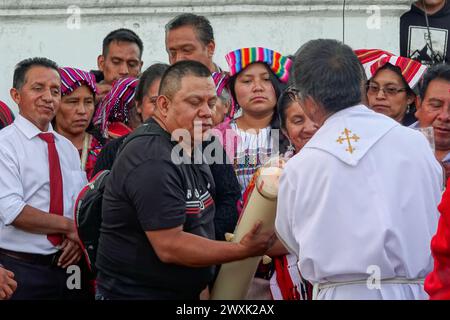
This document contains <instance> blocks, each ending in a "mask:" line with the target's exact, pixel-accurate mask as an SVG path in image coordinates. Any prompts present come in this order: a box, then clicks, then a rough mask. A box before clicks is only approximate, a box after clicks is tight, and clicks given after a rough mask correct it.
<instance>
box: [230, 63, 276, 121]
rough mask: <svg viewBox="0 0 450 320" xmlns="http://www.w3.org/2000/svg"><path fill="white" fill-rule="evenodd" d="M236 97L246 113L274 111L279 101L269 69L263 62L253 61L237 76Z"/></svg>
mask: <svg viewBox="0 0 450 320" xmlns="http://www.w3.org/2000/svg"><path fill="white" fill-rule="evenodd" d="M234 91H235V93H236V99H237V102H238V104H239V106H240V107H241V108H242V110H243V112H244V113H248V114H252V115H264V114H266V113H270V112H273V110H274V108H275V105H276V103H277V97H276V95H275V89H274V87H273V85H272V82H271V81H270V76H269V70H268V69H267V67H266V66H265V64H263V63H253V64H251V65H249V66H248V67H247V68H245V69H244V70H243V71H241V73H239V75H238V76H237V78H236V83H235V85H234Z"/></svg>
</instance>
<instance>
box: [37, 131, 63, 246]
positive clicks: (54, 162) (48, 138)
mask: <svg viewBox="0 0 450 320" xmlns="http://www.w3.org/2000/svg"><path fill="white" fill-rule="evenodd" d="M39 138H41V139H42V140H44V141H45V142H47V147H48V169H49V172H50V213H51V214H57V215H60V216H62V215H63V213H64V203H63V201H64V200H63V199H64V198H63V181H62V174H61V166H60V164H59V156H58V151H57V150H56V145H55V137H54V136H53V133H40V134H39ZM47 239H48V240H49V241H50V242H51V243H52V244H53V245H54V246H57V245H59V244H61V242H62V240H63V238H62V235H61V234H51V235H50V234H48V235H47Z"/></svg>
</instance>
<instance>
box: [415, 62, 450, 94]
mask: <svg viewBox="0 0 450 320" xmlns="http://www.w3.org/2000/svg"><path fill="white" fill-rule="evenodd" d="M435 79H442V80H445V81H448V82H450V65H449V64H444V63H441V64H437V65H434V66H432V67H431V68H429V69H428V70H427V72H426V73H425V75H424V76H423V78H422V81H420V83H419V95H420V99H422V100H423V99H424V98H425V94H426V93H427V89H428V86H429V85H430V82H431V81H433V80H435Z"/></svg>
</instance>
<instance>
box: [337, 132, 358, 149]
mask: <svg viewBox="0 0 450 320" xmlns="http://www.w3.org/2000/svg"><path fill="white" fill-rule="evenodd" d="M351 133H352V131H351V130H348V129H347V128H345V129H344V131H343V132H341V134H342V135H344V136H345V137H341V136H339V138H337V140H336V142H338V143H339V144H342V143H344V141H347V144H348V148H347V149H345V151H348V152H350V153H353V151H355V150H356V149H355V148H354V147H353V146H352V144H351V141H350V140H351V139H353V141H355V142H358V140H359V139H360V138H359V137H358V136H357V135H356V134H353V136H351V137H350V134H351Z"/></svg>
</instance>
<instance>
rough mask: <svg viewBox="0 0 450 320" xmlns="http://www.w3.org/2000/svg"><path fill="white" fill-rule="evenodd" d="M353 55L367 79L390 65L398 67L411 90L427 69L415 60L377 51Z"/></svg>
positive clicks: (361, 51) (362, 51)
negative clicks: (387, 64)
mask: <svg viewBox="0 0 450 320" xmlns="http://www.w3.org/2000/svg"><path fill="white" fill-rule="evenodd" d="M355 53H356V55H357V57H358V59H359V61H360V62H361V64H362V65H363V67H364V71H365V72H366V76H367V79H371V78H372V77H373V76H374V75H375V74H376V73H377V71H378V70H379V69H380V68H382V67H383V66H385V65H386V63H390V64H391V65H393V66H396V67H399V68H400V70H401V72H402V75H403V78H405V80H406V82H407V83H408V85H409V87H410V88H411V89H414V87H415V86H416V85H417V84H418V83H419V81H420V79H421V78H422V76H423V75H424V73H425V72H426V71H427V67H426V66H424V65H422V64H421V63H420V62H417V61H415V60H412V59H409V58H405V57H398V56H394V55H393V54H392V53H390V52H387V51H383V50H378V49H370V50H355Z"/></svg>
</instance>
